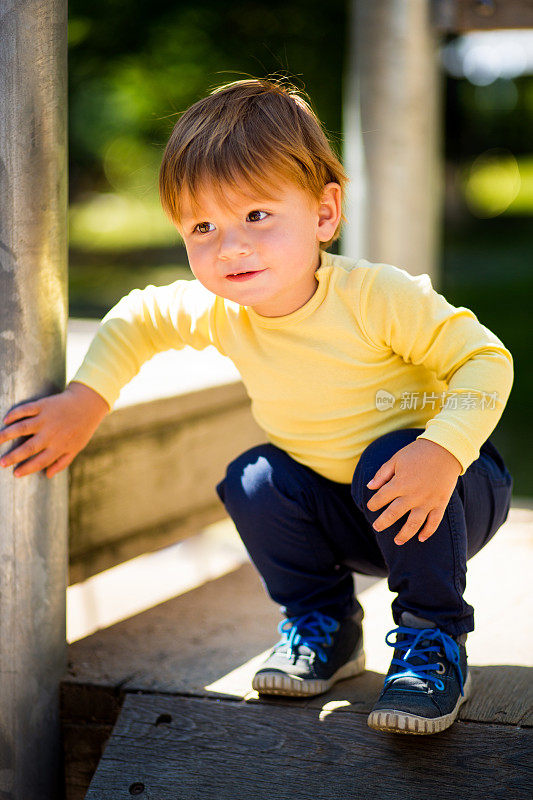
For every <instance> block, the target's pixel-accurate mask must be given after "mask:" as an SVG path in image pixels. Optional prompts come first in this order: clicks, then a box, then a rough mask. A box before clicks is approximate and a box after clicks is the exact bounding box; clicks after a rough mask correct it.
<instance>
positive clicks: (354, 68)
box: [341, 0, 442, 285]
mask: <svg viewBox="0 0 533 800" xmlns="http://www.w3.org/2000/svg"><path fill="white" fill-rule="evenodd" d="M430 12H431V3H430V2H429V0H351V3H350V23H349V24H350V33H349V46H348V60H347V66H346V75H345V91H344V104H343V107H344V141H345V150H344V163H345V165H346V168H347V170H348V173H349V176H350V179H351V184H350V188H349V190H348V194H347V206H346V208H347V213H346V216H347V219H348V225H347V226H346V227H345V230H344V233H343V237H342V243H341V251H342V252H343V253H344V254H345V255H348V256H352V257H363V258H367V259H369V260H370V261H381V262H387V263H390V264H394V265H395V266H398V267H402V268H403V269H406V270H408V271H409V272H411V273H412V274H413V275H418V274H420V273H422V272H427V273H429V274H430V275H431V277H432V280H433V281H434V285H436V283H437V282H438V275H437V268H438V265H437V249H438V244H439V241H438V236H439V216H440V209H441V198H442V165H441V158H440V131H441V80H442V78H441V76H440V74H439V67H438V54H437V44H438V37H437V34H436V33H435V31H434V29H433V26H432V24H431V19H430Z"/></svg>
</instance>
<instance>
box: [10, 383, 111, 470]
mask: <svg viewBox="0 0 533 800" xmlns="http://www.w3.org/2000/svg"><path fill="white" fill-rule="evenodd" d="M108 411H109V405H108V404H107V402H106V401H105V400H104V398H103V397H102V396H101V395H99V394H98V392H95V391H94V390H93V389H90V388H89V387H88V386H85V384H83V383H77V382H72V383H70V384H69V385H68V386H67V388H66V389H65V391H64V392H61V393H60V394H53V395H49V396H48V397H41V398H39V399H38V400H33V401H31V402H30V403H23V404H21V405H20V406H17V407H16V408H14V409H12V410H11V411H10V412H9V413H8V414H6V416H5V417H4V420H3V421H4V422H5V423H7V425H6V427H5V428H2V429H0V444H2V443H3V442H7V441H8V440H10V439H18V438H19V437H21V436H28V437H29V438H28V439H26V440H25V441H24V442H23V443H22V444H21V445H19V446H18V447H16V448H15V449H14V450H11V452H9V453H6V455H4V456H3V457H2V458H1V459H0V466H2V467H7V466H9V465H10V464H18V463H19V462H20V461H24V459H29V460H28V461H26V462H25V463H24V464H23V465H22V466H20V467H18V468H17V470H16V471H15V472H14V475H15V477H17V478H18V477H20V476H22V475H29V474H30V473H32V472H38V471H39V470H41V469H45V468H46V467H48V469H47V470H46V477H47V478H51V477H52V476H53V475H55V474H56V473H57V472H60V471H61V470H62V469H65V468H66V467H68V465H69V464H70V463H71V461H73V460H74V458H75V457H76V455H77V454H78V453H79V452H80V450H82V449H83V448H84V447H85V445H86V444H87V443H88V441H89V439H90V438H91V436H92V435H93V433H94V432H95V430H96V428H97V427H98V425H99V424H100V422H101V421H102V419H103V418H104V417H105V415H106V414H107V412H108ZM18 420H20V421H18ZM31 456H33V458H31Z"/></svg>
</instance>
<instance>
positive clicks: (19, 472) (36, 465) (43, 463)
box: [13, 450, 55, 478]
mask: <svg viewBox="0 0 533 800" xmlns="http://www.w3.org/2000/svg"><path fill="white" fill-rule="evenodd" d="M54 458H55V456H54V455H52V453H50V451H49V450H42V451H41V452H40V453H39V454H38V455H37V456H35V458H31V459H30V460H29V461H26V463H25V464H21V465H20V466H19V467H17V468H16V470H15V471H14V472H13V475H14V476H15V478H21V477H22V476H23V475H31V473H32V472H39V470H41V469H44V468H45V467H47V466H48V465H49V464H50V463H52V462H53V460H54Z"/></svg>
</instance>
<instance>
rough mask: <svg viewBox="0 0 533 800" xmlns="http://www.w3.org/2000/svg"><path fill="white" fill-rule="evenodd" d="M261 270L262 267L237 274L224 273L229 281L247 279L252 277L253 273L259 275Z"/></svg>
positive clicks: (262, 270)
mask: <svg viewBox="0 0 533 800" xmlns="http://www.w3.org/2000/svg"><path fill="white" fill-rule="evenodd" d="M261 272H264V269H258V270H253V271H251V272H241V273H239V274H238V275H226V278H227V279H228V280H229V281H247V280H249V279H250V278H253V276H254V275H259V274H260V273H261Z"/></svg>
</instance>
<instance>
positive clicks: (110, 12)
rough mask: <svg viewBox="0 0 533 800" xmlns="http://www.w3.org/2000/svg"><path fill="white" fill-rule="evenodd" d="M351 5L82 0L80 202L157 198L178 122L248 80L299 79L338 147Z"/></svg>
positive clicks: (338, 1)
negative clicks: (225, 86) (201, 102)
mask: <svg viewBox="0 0 533 800" xmlns="http://www.w3.org/2000/svg"><path fill="white" fill-rule="evenodd" d="M345 6H346V4H345V2H344V0H329V2H328V3H327V4H324V3H321V2H318V1H317V0H306V2H303V0H291V2H290V3H287V2H282V0H271V1H270V2H260V1H258V2H256V3H254V4H253V5H250V4H249V3H244V2H233V3H229V4H226V5H225V6H224V7H222V5H221V3H220V2H218V1H217V2H215V0H211V2H204V3H202V4H201V5H199V4H198V3H197V2H191V0H185V1H182V2H177V3H176V2H168V0H167V1H165V2H163V0H151V2H147V0H106V2H103V1H102V0H91V2H89V1H88V0H71V2H70V3H69V93H70V97H69V102H70V115H69V118H70V157H71V162H72V167H71V191H72V195H73V196H74V197H76V195H78V194H80V193H82V192H84V191H86V190H87V189H89V190H98V191H107V190H108V188H109V186H111V187H112V188H113V189H115V190H119V191H124V190H133V191H135V192H136V193H139V194H141V195H142V194H143V193H146V192H149V191H150V186H151V185H152V183H153V180H154V175H155V174H156V170H157V167H158V164H159V161H160V158H161V154H162V150H163V147H164V144H165V142H166V140H167V139H168V136H169V134H170V131H171V130H172V127H173V124H174V122H175V121H176V119H177V115H179V113H180V112H181V111H183V110H185V108H187V107H188V106H189V105H190V104H191V103H193V102H195V101H196V100H198V99H199V98H200V97H202V96H204V95H205V94H207V93H208V92H209V90H210V89H212V88H214V87H215V86H217V85H219V84H221V83H227V82H229V81H231V80H238V79H239V78H243V77H246V76H248V75H253V76H259V77H263V76H265V75H269V74H276V73H277V74H278V75H287V77H289V79H291V80H293V81H294V82H295V83H296V84H297V85H298V86H299V87H300V88H302V89H304V90H305V91H307V92H308V93H309V95H310V96H311V99H312V101H313V103H314V106H315V109H316V110H317V112H318V114H319V116H320V117H321V119H322V120H323V122H324V124H325V125H326V128H327V129H328V130H329V131H330V132H332V138H333V140H334V143H337V144H338V142H339V140H340V134H339V131H340V128H341V96H342V86H341V79H342V67H343V57H344V50H345V47H344V31H345V30H346V19H345V13H346V9H345ZM130 165H131V166H132V169H131V170H130Z"/></svg>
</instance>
